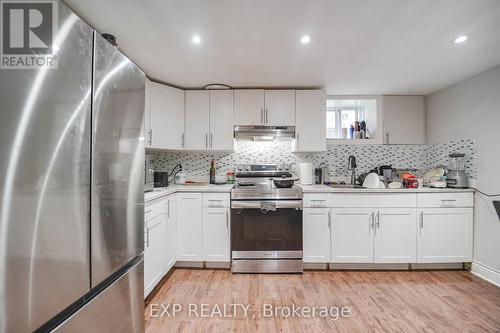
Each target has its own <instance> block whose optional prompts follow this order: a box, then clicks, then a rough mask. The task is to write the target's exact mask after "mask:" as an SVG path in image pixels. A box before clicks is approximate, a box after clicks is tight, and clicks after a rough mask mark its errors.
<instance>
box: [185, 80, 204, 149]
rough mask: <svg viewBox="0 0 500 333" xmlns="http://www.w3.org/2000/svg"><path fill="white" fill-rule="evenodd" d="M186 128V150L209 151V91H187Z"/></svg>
mask: <svg viewBox="0 0 500 333" xmlns="http://www.w3.org/2000/svg"><path fill="white" fill-rule="evenodd" d="M185 127H186V134H185V145H184V148H185V149H188V150H207V149H209V136H210V92H209V91H208V90H186V126H185Z"/></svg>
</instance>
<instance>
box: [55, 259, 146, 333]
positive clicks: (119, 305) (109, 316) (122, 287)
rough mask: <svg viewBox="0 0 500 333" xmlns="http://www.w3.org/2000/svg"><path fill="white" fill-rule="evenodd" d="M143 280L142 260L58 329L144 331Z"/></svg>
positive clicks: (57, 329) (124, 332)
mask: <svg viewBox="0 0 500 333" xmlns="http://www.w3.org/2000/svg"><path fill="white" fill-rule="evenodd" d="M143 280H144V261H143V260H141V261H140V262H139V263H137V264H136V265H135V266H133V267H132V268H131V269H130V270H129V271H127V272H126V273H125V274H124V275H122V277H120V278H119V279H118V280H116V281H115V282H114V283H113V284H111V285H110V286H108V287H107V288H106V289H105V290H104V291H102V292H101V293H100V294H98V295H97V296H96V297H95V298H94V299H93V300H91V301H90V302H89V303H87V304H86V305H85V306H84V307H83V308H81V309H80V310H79V311H78V312H76V313H75V314H74V315H73V316H71V317H70V318H68V320H66V321H65V322H63V323H62V324H61V325H60V326H59V327H58V328H56V329H55V330H54V332H57V333H64V332H71V333H79V332H82V333H87V332H120V333H139V332H140V333H142V332H144V298H143V295H144V286H143V285H144V281H143Z"/></svg>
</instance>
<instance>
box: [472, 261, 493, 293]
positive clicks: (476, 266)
mask: <svg viewBox="0 0 500 333" xmlns="http://www.w3.org/2000/svg"><path fill="white" fill-rule="evenodd" d="M471 273H472V274H474V275H475V276H477V277H480V278H481V279H483V280H486V281H488V282H490V283H493V284H494V285H496V286H497V287H500V272H499V271H497V270H495V269H492V268H490V267H488V266H486V265H484V264H481V263H480V262H477V261H473V262H472V269H471Z"/></svg>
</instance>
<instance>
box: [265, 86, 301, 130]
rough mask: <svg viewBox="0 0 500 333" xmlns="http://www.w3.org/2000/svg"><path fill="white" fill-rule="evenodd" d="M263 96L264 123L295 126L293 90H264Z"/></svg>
mask: <svg viewBox="0 0 500 333" xmlns="http://www.w3.org/2000/svg"><path fill="white" fill-rule="evenodd" d="M264 96H265V109H264V123H265V124H266V125H269V126H295V90H266V91H265V94H264Z"/></svg>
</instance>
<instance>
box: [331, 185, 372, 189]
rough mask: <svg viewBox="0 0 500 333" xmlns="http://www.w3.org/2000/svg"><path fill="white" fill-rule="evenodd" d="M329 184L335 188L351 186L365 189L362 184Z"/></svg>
mask: <svg viewBox="0 0 500 333" xmlns="http://www.w3.org/2000/svg"><path fill="white" fill-rule="evenodd" d="M328 186H330V187H333V188H349V189H359V190H362V189H364V187H363V186H361V185H352V184H329V185H328Z"/></svg>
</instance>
